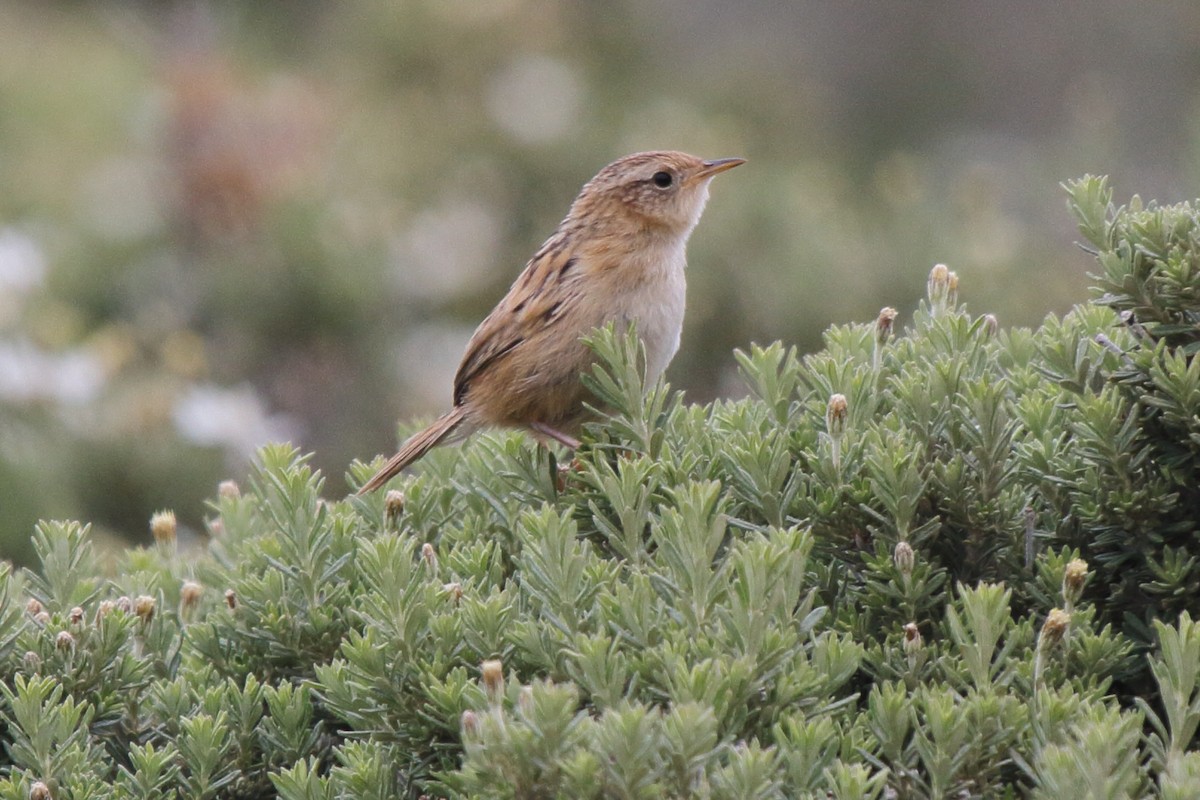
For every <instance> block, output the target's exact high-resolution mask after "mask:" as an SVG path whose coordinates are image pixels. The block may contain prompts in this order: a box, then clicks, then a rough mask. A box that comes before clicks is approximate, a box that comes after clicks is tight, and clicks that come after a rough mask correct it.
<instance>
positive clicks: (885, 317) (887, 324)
mask: <svg viewBox="0 0 1200 800" xmlns="http://www.w3.org/2000/svg"><path fill="white" fill-rule="evenodd" d="M896 313H897V312H896V309H894V308H892V307H891V306H884V307H883V308H881V309H879V316H878V317H876V318H875V341H876V342H877V343H878V344H885V343H886V342H887V340H888V339H890V338H891V337H892V326H893V324H894V323H895V321H896Z"/></svg>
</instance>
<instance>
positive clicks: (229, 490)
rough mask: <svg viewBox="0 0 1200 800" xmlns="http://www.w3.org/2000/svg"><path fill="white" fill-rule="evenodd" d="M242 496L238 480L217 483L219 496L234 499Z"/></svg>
mask: <svg viewBox="0 0 1200 800" xmlns="http://www.w3.org/2000/svg"><path fill="white" fill-rule="evenodd" d="M241 496H242V490H241V489H239V488H238V485H237V481H221V482H220V483H218V484H217V497H220V498H221V499H230V500H232V499H233V498H235V497H241Z"/></svg>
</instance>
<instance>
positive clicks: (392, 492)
mask: <svg viewBox="0 0 1200 800" xmlns="http://www.w3.org/2000/svg"><path fill="white" fill-rule="evenodd" d="M383 510H384V513H385V514H386V515H387V519H388V522H391V523H392V524H393V525H394V524H396V522H397V521H398V520H399V519H400V515H401V514H403V513H404V492H402V491H400V490H399V489H388V490H387V493H386V494H385V495H384V496H383Z"/></svg>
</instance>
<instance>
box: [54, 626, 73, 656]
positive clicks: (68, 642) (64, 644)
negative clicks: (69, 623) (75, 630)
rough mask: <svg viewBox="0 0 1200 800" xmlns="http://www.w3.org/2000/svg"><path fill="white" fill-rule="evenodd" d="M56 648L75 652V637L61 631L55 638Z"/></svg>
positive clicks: (68, 632)
mask: <svg viewBox="0 0 1200 800" xmlns="http://www.w3.org/2000/svg"><path fill="white" fill-rule="evenodd" d="M54 646H55V647H57V648H58V649H59V650H62V651H64V652H65V651H69V650H74V649H75V637H74V636H72V635H71V632H70V631H59V632H58V635H57V636H55V637H54Z"/></svg>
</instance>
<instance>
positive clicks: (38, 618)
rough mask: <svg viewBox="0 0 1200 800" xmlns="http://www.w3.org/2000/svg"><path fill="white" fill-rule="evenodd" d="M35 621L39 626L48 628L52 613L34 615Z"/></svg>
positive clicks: (41, 612) (43, 612) (40, 612)
mask: <svg viewBox="0 0 1200 800" xmlns="http://www.w3.org/2000/svg"><path fill="white" fill-rule="evenodd" d="M33 621H34V622H36V623H37V624H38V625H41V626H42V627H43V628H44V627H46V625H47V624H48V623H49V622H50V612H49V611H39V612H37V613H36V614H34V615H33Z"/></svg>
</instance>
